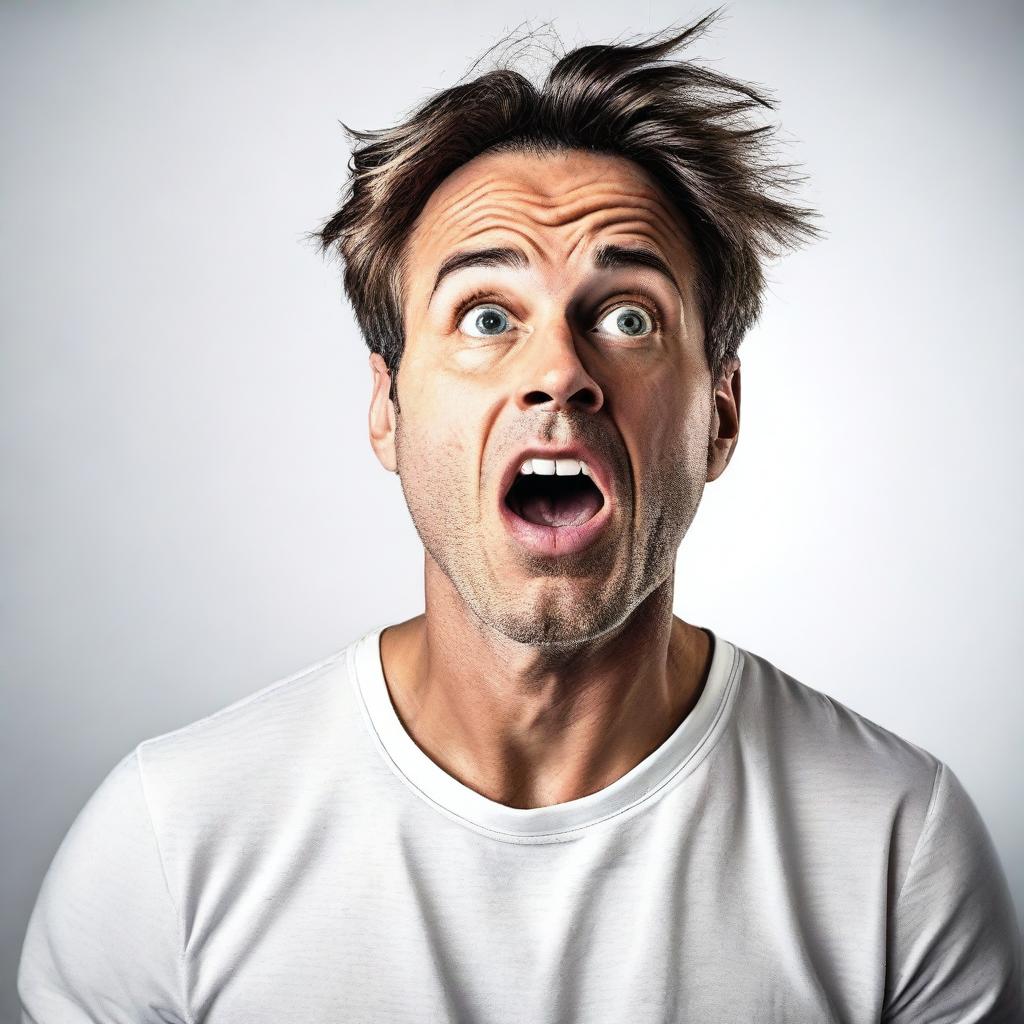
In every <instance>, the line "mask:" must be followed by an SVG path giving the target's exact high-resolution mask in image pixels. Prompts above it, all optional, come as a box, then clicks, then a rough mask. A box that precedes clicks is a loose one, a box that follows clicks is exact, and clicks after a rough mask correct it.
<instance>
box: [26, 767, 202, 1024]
mask: <svg viewBox="0 0 1024 1024" xmlns="http://www.w3.org/2000/svg"><path fill="white" fill-rule="evenodd" d="M178 922H179V918H178V913H177V909H176V907H175V903H174V900H173V898H172V896H171V893H170V891H169V889H168V886H167V881H166V877H165V875H164V868H163V863H162V861H161V856H160V850H159V848H158V845H157V840H156V836H155V834H154V832H153V826H152V822H151V819H150V814H149V808H148V805H147V802H146V795H145V792H144V789H143V779H142V775H141V767H140V762H139V751H138V750H137V749H136V750H135V751H134V752H133V753H131V754H129V755H128V756H127V757H125V758H124V759H123V760H122V761H121V762H120V763H119V764H118V765H117V766H116V767H115V768H114V769H113V770H112V771H111V772H110V774H109V775H108V776H107V777H106V778H105V779H104V780H103V782H102V783H101V784H100V786H99V788H98V789H97V790H96V791H95V792H94V793H93V795H92V796H91V797H90V799H89V801H88V802H87V803H86V805H85V807H84V808H83V809H82V810H81V812H80V813H79V815H78V817H77V818H76V819H75V821H74V823H73V824H72V826H71V828H70V829H69V831H68V833H67V835H66V836H65V837H64V841H63V842H62V843H61V845H60V848H59V849H58V850H57V853H56V855H55V856H54V859H53V861H52V863H51V864H50V867H49V870H48V871H47V874H46V877H45V878H44V880H43V884H42V887H41V889H40V890H39V895H38V897H37V899H36V904H35V907H34V908H33V911H32V916H31V918H30V920H29V925H28V930H27V932H26V935H25V942H24V946H23V948H22V954H21V963H20V967H19V971H18V995H19V998H20V1000H21V1009H22V1024H85V1022H96V1021H103V1022H104V1024H121V1022H124V1024H128V1022H131V1024H141V1022H147V1024H148V1022H159V1024H178V1022H181V1024H186V1022H187V1021H188V1019H189V1018H188V1014H187V1011H186V1010H185V1008H184V1006H183V1002H182V998H181V993H182V991H183V988H182V978H183V971H182V958H181V944H180V941H179V936H180V934H181V932H180V929H179V924H178Z"/></svg>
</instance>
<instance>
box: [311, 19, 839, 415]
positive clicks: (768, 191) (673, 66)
mask: <svg viewBox="0 0 1024 1024" xmlns="http://www.w3.org/2000/svg"><path fill="white" fill-rule="evenodd" d="M721 10H722V8H717V9H715V10H713V11H711V12H710V13H709V14H706V15H705V16H704V17H702V18H700V19H699V20H697V21H696V22H694V23H692V24H691V25H689V26H687V27H686V28H684V29H682V30H681V31H678V32H675V33H671V31H669V32H666V33H659V34H657V35H654V36H650V37H648V38H646V39H643V40H641V41H640V42H637V43H632V44H599V45H589V46H581V47H578V48H577V49H574V50H571V51H570V52H568V53H566V54H565V55H564V56H562V57H561V58H560V59H557V60H556V62H555V63H554V65H553V66H552V67H551V68H550V71H549V72H548V74H547V77H546V79H545V80H544V81H543V84H542V85H541V86H540V87H539V88H538V87H536V86H534V85H533V84H532V83H531V82H530V80H529V79H528V78H527V77H526V76H525V75H523V74H522V73H521V72H520V71H518V70H516V69H514V68H511V67H497V68H495V69H493V70H491V71H489V72H487V73H485V74H481V75H479V76H478V77H476V78H473V79H471V80H470V81H465V82H462V83H461V84H458V85H455V86H453V87H451V88H449V89H444V90H442V91H441V92H439V93H436V94H435V95H433V96H432V97H431V98H430V99H428V100H427V101H426V102H424V103H423V104H421V105H420V106H419V107H417V108H416V109H415V110H414V111H413V113H412V114H411V115H410V116H409V117H407V118H406V119H405V120H404V121H402V122H401V123H400V124H397V125H395V126H394V127H392V128H383V129H380V130H378V131H356V130H353V129H350V128H348V127H347V126H346V125H344V124H342V127H343V128H344V130H345V131H346V133H347V134H348V136H349V138H350V139H351V140H352V142H353V143H354V145H353V148H352V155H351V157H350V160H349V164H348V167H349V171H350V179H349V182H348V184H347V187H346V189H345V190H344V191H343V193H342V203H341V206H340V208H339V209H338V210H337V212H336V213H334V214H333V215H332V216H331V217H330V218H329V219H328V220H327V221H326V223H325V224H324V225H323V226H322V227H321V228H320V230H319V231H317V232H314V233H312V234H311V236H310V237H312V238H313V239H314V240H315V241H316V242H317V244H318V246H319V248H320V251H321V253H323V254H327V253H330V252H331V251H332V250H336V251H337V254H338V255H339V256H340V257H341V260H342V261H343V263H344V288H345V292H346V294H347V295H348V297H349V300H350V301H351V303H352V306H353V309H354V311H355V315H356V320H357V322H358V324H359V328H360V330H361V331H362V333H363V337H364V338H365V340H366V343H367V345H368V346H369V348H370V350H371V351H373V352H378V353H380V355H381V356H382V357H383V359H384V361H385V363H386V364H387V366H388V368H389V369H390V371H391V375H392V398H396V396H397V393H396V382H397V376H396V375H397V371H398V364H399V362H400V360H401V357H402V352H403V348H404V343H405V337H404V330H403V323H402V310H403V308H404V301H403V299H404V292H403V276H404V275H403V270H404V266H403V259H404V256H405V252H406V242H407V240H408V238H409V235H410V232H411V231H412V228H413V226H414V224H415V221H416V218H417V217H418V215H419V213H420V212H421V211H422V209H423V207H424V205H425V204H426V202H427V199H428V198H429V197H430V195H431V193H432V192H433V191H434V190H435V189H436V188H437V187H438V185H440V184H441V182H442V181H443V180H444V179H445V178H446V177H447V176H448V175H449V174H451V173H452V172H453V171H454V170H455V169H456V168H458V167H459V166H461V165H462V164H465V163H467V162H468V161H470V160H471V159H473V158H474V157H476V156H479V155H480V154H482V153H485V152H495V151H509V150H511V151H522V152H531V153H542V152H551V151H559V150H566V149H580V150H588V151H592V152H601V153H610V154H615V155H618V156H623V157H626V158H628V159H630V160H632V161H634V162H635V163H637V164H639V165H640V166H641V167H643V168H644V169H645V170H646V171H647V172H648V173H649V174H650V175H651V176H652V177H653V178H654V179H655V181H656V182H657V183H658V184H659V185H660V187H661V188H662V189H663V190H664V192H665V194H666V196H667V198H668V199H669V200H670V201H671V202H672V203H673V204H674V206H675V208H676V209H677V210H678V211H679V212H680V213H681V214H682V217H683V220H684V222H685V223H686V224H687V225H688V227H689V228H690V231H691V240H692V241H693V242H694V244H695V246H696V250H697V259H698V273H697V281H696V287H697V294H698V297H699V301H700V307H701V314H702V317H703V321H704V334H705V353H706V356H707V361H708V365H709V366H710V368H711V372H712V381H714V382H716V383H717V381H718V380H719V379H720V377H721V374H722V372H723V369H724V367H725V365H726V363H727V362H728V361H729V360H730V359H731V358H732V357H733V356H735V354H736V352H737V349H738V348H739V345H740V342H741V341H742V339H743V336H744V335H745V334H746V332H747V330H748V329H749V328H750V327H751V326H752V325H753V324H754V322H755V321H756V320H757V318H758V316H759V315H760V312H761V303H762V295H763V292H764V288H765V277H764V269H763V263H764V261H765V260H767V259H770V258H774V257H777V256H779V255H781V254H782V253H783V252H785V251H786V250H788V249H791V248H795V247H797V246H799V245H800V244H801V243H802V242H804V241H806V240H810V239H812V238H816V237H820V236H821V232H820V231H819V229H818V228H817V227H816V226H815V225H814V224H813V223H812V219H813V218H817V217H818V216H819V214H818V213H816V212H815V211H814V210H811V209H808V208H807V207H802V206H796V205H793V204H791V203H789V202H787V201H786V198H785V197H786V194H787V193H791V192H792V191H793V190H794V188H795V187H796V186H797V185H798V184H799V183H800V182H802V181H803V180H804V179H805V176H802V175H799V176H798V175H796V174H794V173H793V169H794V166H795V165H793V164H780V163H776V162H773V161H772V158H771V152H770V149H771V143H772V141H773V134H774V128H773V127H772V126H771V125H768V124H757V123H754V122H753V120H752V119H751V118H750V116H749V115H750V113H751V111H754V110H755V109H756V108H758V107H761V108H766V109H768V110H773V109H774V107H775V104H774V102H773V101H772V100H771V99H770V98H769V97H768V96H767V95H766V94H765V92H764V91H763V90H762V89H761V88H755V87H754V86H753V85H751V84H749V83H747V82H742V81H740V80H738V79H735V78H730V77H728V76H726V75H723V74H720V73H717V72H714V71H709V70H707V69H705V68H703V67H700V66H699V65H697V64H695V63H694V62H692V61H687V60H678V59H675V60H672V59H668V58H669V55H670V54H672V53H673V52H674V51H676V50H678V49H681V48H683V47H685V46H687V45H688V44H689V43H691V42H692V41H693V40H694V39H696V38H697V37H699V36H700V35H702V34H703V33H704V31H705V30H706V29H707V27H708V26H709V25H710V24H711V22H712V21H713V20H714V19H715V18H717V17H718V15H719V13H720V12H721ZM477 63H478V64H479V61H478V62H477ZM475 66H476V65H474V67H475Z"/></svg>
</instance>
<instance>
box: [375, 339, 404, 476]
mask: <svg viewBox="0 0 1024 1024" xmlns="http://www.w3.org/2000/svg"><path fill="white" fill-rule="evenodd" d="M370 369H371V370H372V371H373V393H372V394H371V396H370V418H369V425H370V445H371V447H372V448H373V450H374V452H375V453H376V455H377V458H378V459H379V460H380V464H381V465H382V466H383V467H384V468H385V469H386V470H387V471H388V472H389V473H397V472H398V460H397V459H396V458H395V424H396V413H395V403H394V402H392V401H391V398H390V395H391V373H390V371H389V370H388V367H387V363H385V362H384V359H383V357H382V356H381V355H380V354H379V353H377V352H372V353H371V354H370Z"/></svg>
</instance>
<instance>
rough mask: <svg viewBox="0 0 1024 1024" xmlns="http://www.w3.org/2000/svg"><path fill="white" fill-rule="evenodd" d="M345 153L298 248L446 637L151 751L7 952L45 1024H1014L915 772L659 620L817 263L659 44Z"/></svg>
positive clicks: (436, 107) (962, 876) (431, 621)
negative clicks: (343, 191)
mask: <svg viewBox="0 0 1024 1024" xmlns="http://www.w3.org/2000/svg"><path fill="white" fill-rule="evenodd" d="M709 20H710V18H704V19H701V20H700V21H698V22H697V23H695V24H694V25H692V26H691V27H689V28H688V29H687V30H685V31H684V32H682V33H680V34H677V35H676V36H673V37H670V38H667V39H660V40H659V39H657V38H656V39H654V40H652V41H648V42H647V43H646V44H644V45H642V46H633V47H630V46H611V47H584V48H582V49H579V50H576V51H573V52H572V53H570V54H568V55H567V56H565V57H564V58H563V59H561V60H560V61H559V62H558V63H557V64H556V65H555V66H554V68H553V69H552V71H551V73H550V75H549V77H548V79H547V81H546V82H545V83H544V84H543V87H542V88H541V89H540V90H537V89H535V88H534V87H533V86H532V85H531V84H530V83H529V82H528V81H527V80H526V79H525V78H523V77H521V76H519V75H517V74H516V73H514V72H511V71H508V70H504V71H495V72H491V73H489V74H486V75H482V76H480V77H479V78H477V79H475V80H474V81H471V82H469V83H466V84H463V85H461V86H458V87H456V88H454V89H451V90H447V91H445V92H443V93H441V94H440V95H438V96H436V97H434V98H433V99H432V100H431V101H429V102H428V103H426V104H424V106H423V107H421V108H420V109H419V110H418V111H416V112H415V113H414V114H413V115H412V116H411V117H410V118H409V119H408V120H407V121H406V122H405V123H403V124H401V125H399V126H397V127H395V128H393V129H390V130H387V131H383V132H379V133H369V134H364V135H359V136H357V138H359V139H361V140H362V145H361V146H358V147H357V149H356V153H355V155H354V161H353V179H352V183H351V188H350V191H349V193H348V195H347V196H346V197H345V200H344V202H343V205H342V206H341V208H340V210H339V211H338V212H337V214H336V215H335V216H334V217H332V218H331V219H330V220H329V221H328V222H327V224H325V226H324V227H323V229H322V230H321V232H320V233H319V235H318V237H319V239H320V242H321V244H322V245H323V247H324V248H325V249H329V248H332V247H334V246H336V247H337V248H338V251H339V252H340V254H341V256H342V257H343V259H344V261H345V284H346V288H347V291H348V294H349V296H350V298H351V299H352V301H353V304H354V307H355V310H356V315H357V317H358V320H359V323H360V326H361V328H362V329H363V331H364V333H365V335H366V338H367V341H368V343H369V345H370V348H371V355H370V365H371V368H372V374H373V392H372V397H371V403H370V414H369V434H370V441H371V444H372V445H373V448H374V451H375V452H376V454H377V456H378V458H379V460H380V461H381V463H382V464H383V465H384V466H385V467H386V468H387V469H388V470H391V471H393V472H397V473H398V475H399V477H400V480H401V485H402V488H403V492H404V494H405V497H406V500H407V502H408V506H409V510H410V513H411V515H412V518H413V521H414V523H415V525H416V528H417V530H418V532H419V534H420V536H421V538H422V540H423V544H424V548H425V562H424V565H425V574H424V581H425V598H426V600H425V605H426V607H425V612H424V614H422V615H420V616H417V617H416V618H413V619H411V620H409V621H407V622H403V623H400V624H397V625H393V626H387V627H382V628H378V629H374V630H372V631H371V632H370V633H367V634H366V635H365V636H363V637H361V638H359V639H358V640H357V641H355V642H354V643H353V644H351V645H350V646H349V647H347V648H345V649H344V650H342V651H339V652H338V653H337V654H335V655H333V656H332V657H330V658H328V659H326V660H324V661H322V662H319V663H318V664H316V665H313V666H310V667H308V668H307V669H305V670H304V671H302V672H300V673H298V674H297V675H295V676H292V677H289V678H288V679H285V680H282V681H280V682H279V683H277V684H275V685H273V686H271V687H268V688H267V689H265V690H262V691H260V692H259V693H257V694H254V695H253V696H251V697H250V698H248V699H246V700H244V701H241V702H239V703H236V704H234V705H231V706H230V707H228V708H225V709H222V710H221V711H218V712H217V713H216V714H213V715H211V716H209V717H208V718H205V719H203V720H201V721H199V722H196V723H193V724H192V725H190V726H188V727H186V728H184V729H180V730H178V731H176V732H173V733H169V734H167V735H164V736H160V737H156V738H154V739H151V740H147V741H146V742H144V743H142V744H140V745H139V746H138V747H137V748H136V750H135V751H133V752H132V753H131V754H130V755H128V756H127V757H126V758H125V759H124V760H123V761H121V763H120V764H119V765H118V766H117V767H116V768H115V769H114V770H113V771H112V772H111V774H110V776H109V777H108V778H107V779H106V780H105V781H104V783H103V784H102V786H101V787H100V788H99V790H98V791H97V793H96V794H95V795H94V796H93V798H92V799H91V800H90V802H89V803H88V805H87V806H86V808H85V809H84V810H83V812H82V813H81V814H80V816H79V818H78V819H77V820H76V822H75V824H74V825H73V827H72V829H71V831H70V832H69V834H68V836H67V838H66V839H65V842H64V844H63V845H62V847H61V849H60V851H59V852H58V854H57V856H56V858H55V860H54V863H53V865H52V867H51V869H50V872H49V874H48V876H47V879H46V881H45V883H44V886H43V889H42V891H41V893H40V896H39V900H38V902H37V906H36V909H35V912H34V914H33V918H32V921H31V924H30V927H29V931H28V935H27V938H26V943H25V950H24V954H23V959H22V966H21V973H20V978H19V990H20V994H21V999H22V1002H23V1005H24V1007H25V1015H26V1016H25V1019H26V1020H30V1021H38V1022H40V1024H43V1022H57V1021H68V1022H78V1021H87V1020H89V1021H91V1020H102V1021H135V1022H138V1021H163V1022H168V1021H189V1022H191V1021H204V1022H209V1024H223V1022H243V1021H244V1022H247V1024H252V1022H263V1021H266V1022H274V1024H281V1022H286V1021H295V1022H300V1021H301V1022H309V1021H373V1022H377V1021H381V1022H393V1021H394V1022H397V1021H473V1022H476V1021H479V1022H511V1021H517V1022H518V1021H529V1022H548V1021H551V1022H556V1021H559V1022H560V1021H574V1022H575V1021H578V1022H581V1024H594V1022H617V1024H618V1022H623V1021H630V1022H639V1021H651V1022H654V1021H659V1022H660V1021H669V1020H672V1021H675V1020H679V1021H787V1022H796V1021H807V1022H811V1021H814V1022H819V1021H844V1022H855V1021H856V1022H868V1021H879V1020H886V1021H907V1022H909V1021H913V1022H915V1024H918V1022H924V1021H940V1020H941V1021H953V1020H956V1021H1011V1020H1017V1019H1019V1016H1020V1009H1021V1002H1020V968H1021V948H1020V936H1019V933H1018V931H1017V928H1016V924H1015V917H1014V910H1013V907H1012V904H1011V900H1010V896H1009V892H1008V888H1007V884H1006V880H1005V877H1004V875H1003V873H1002V868H1001V866H1000V864H999V861H998V858H997V856H996V853H995V850H994V849H993V846H992V843H991V840H990V838H989V836H988V833H987V831H986V829H985V826H984V824H983V823H982V821H981V820H980V818H979V816H978V813H977V810H976V808H975V807H974V804H973V803H972V802H971V800H970V798H969V796H968V795H967V794H966V793H965V791H964V789H963V787H962V786H961V785H960V783H959V781H958V779H957V778H956V776H955V775H954V774H953V773H952V772H951V771H950V769H949V768H948V767H947V766H945V765H944V764H943V763H941V762H940V761H938V760H937V759H936V758H935V757H933V756H932V755H931V754H929V753H928V752H926V751H924V750H921V749H920V748H918V747H916V746H914V745H913V744H911V743H909V742H907V741H905V740H903V739H901V738H899V737H897V736H895V735H893V734H892V733H890V732H888V731H886V730H885V729H883V728H881V727H880V726H877V725H875V724H873V723H871V722H869V721H867V720H865V719H864V718H862V717H860V716H859V715H857V714H856V713H854V712H853V711H850V710H849V709H847V708H845V707H843V706H842V705H841V704H838V703H837V702H835V701H833V700H831V699H830V698H829V697H827V696H825V695H824V694H823V693H820V692H818V691H816V690H814V689H811V688H810V687H808V686H805V685H803V684H801V683H799V682H797V681H796V680H794V679H793V678H791V677H790V676H788V675H786V674H785V673H784V672H782V671H780V670H779V669H777V668H775V667H774V666H773V665H771V664H770V663H768V662H767V661H765V660H764V659H763V658H760V657H758V656H757V655H755V654H752V653H750V652H747V651H744V650H742V649H741V648H739V647H737V646H735V645H733V644H731V643H730V642H729V641H728V640H727V639H725V638H724V637H721V636H718V635H717V634H716V633H714V632H713V631H712V630H710V629H708V628H705V627H697V626H694V625H691V624H689V623H686V622H684V621H682V620H681V619H679V618H678V617H676V616H674V615H673V612H672V599H673V586H674V575H673V574H674V563H675V556H676V552H677V550H678V547H679V545H680V543H681V541H682V539H683V537H684V535H685V534H686V531H687V529H688V528H689V526H690V524H691V522H692V521H693V518H694V516H695V514H696V511H697V507H698V505H699V503H700V499H701V495H702V493H703V487H704V484H705V483H706V482H710V481H713V480H715V479H717V478H718V477H719V476H720V475H721V474H722V473H723V472H724V470H725V468H726V466H727V465H728V463H729V460H730V458H731V457H732V454H733V452H734V450H735V447H736V442H737V437H738V432H739V421H740V370H739V365H740V364H739V359H738V358H737V356H736V349H737V347H738V345H739V342H740V340H741V338H742V336H743V334H744V332H745V331H746V330H747V329H748V328H749V326H750V325H751V323H753V321H754V320H755V319H756V316H757V313H758V310H759V308H760V295H761V292H762V288H763V277H762V271H761V261H762V259H763V258H764V257H766V256H769V255H771V254H772V253H773V252H775V251H781V249H783V248H784V247H785V246H788V245H792V244H795V243H797V242H798V241H800V240H801V239H803V238H809V237H811V236H813V234H814V233H815V232H814V229H813V228H812V227H811V221H810V218H811V216H812V214H811V213H810V211H807V210H804V209H801V208H799V207H796V206H792V205H790V204H788V203H786V202H785V201H783V199H781V198H779V196H778V195H776V194H774V193H776V192H778V191H779V190H780V189H783V188H784V187H785V186H786V185H787V184H788V183H789V182H790V179H787V178H786V176H785V173H786V168H784V167H778V166H774V165H771V164H769V163H766V162H765V161H764V159H763V158H764V155H765V149H764V141H765V133H764V131H763V130H760V131H752V130H751V127H750V124H749V122H748V121H746V120H745V119H744V117H743V116H742V115H744V114H745V112H746V111H747V110H749V109H750V108H752V107H753V106H754V105H757V104H762V105H768V104H767V101H766V100H765V99H764V98H763V97H761V96H760V95H759V94H758V93H757V92H755V91H754V90H752V89H750V88H749V87H748V86H745V85H743V84H741V83H738V82H735V81H733V80H731V79H728V78H726V77H724V76H721V75H717V74H714V73H712V72H709V71H706V70H703V69H700V68H698V67H696V66H694V65H693V64H690V63H686V62H680V61H672V60H669V59H668V57H669V55H670V54H671V53H672V51H673V50H674V49H676V48H677V47H679V46H681V45H684V44H685V43H687V42H689V41H690V40H691V39H693V38H694V37H695V36H697V35H698V34H699V33H700V32H701V31H703V30H704V28H705V27H706V25H707V23H708V22H709Z"/></svg>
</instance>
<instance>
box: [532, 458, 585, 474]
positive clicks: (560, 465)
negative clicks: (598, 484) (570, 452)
mask: <svg viewBox="0 0 1024 1024" xmlns="http://www.w3.org/2000/svg"><path fill="white" fill-rule="evenodd" d="M519 472H520V473H527V474H529V473H538V474H539V475H540V476H575V475H576V474H577V473H582V474H583V475H584V476H590V469H589V468H588V466H587V464H586V463H585V462H580V460H579V459H527V460H526V461H525V462H524V463H523V464H522V466H520V467H519Z"/></svg>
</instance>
